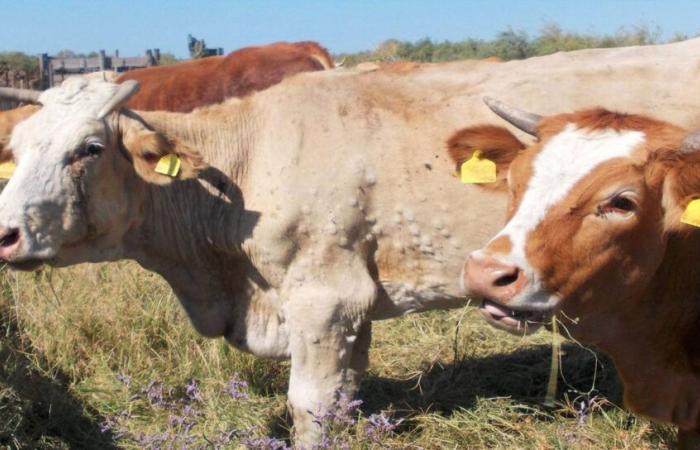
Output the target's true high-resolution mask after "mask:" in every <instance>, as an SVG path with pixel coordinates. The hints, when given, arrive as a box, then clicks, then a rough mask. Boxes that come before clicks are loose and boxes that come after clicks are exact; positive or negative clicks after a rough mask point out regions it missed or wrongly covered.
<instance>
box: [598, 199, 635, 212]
mask: <svg viewBox="0 0 700 450" xmlns="http://www.w3.org/2000/svg"><path fill="white" fill-rule="evenodd" d="M598 209H599V212H600V213H601V214H609V213H614V214H628V213H631V212H633V211H634V210H636V209H637V203H636V202H635V201H634V200H633V199H631V198H630V197H628V196H626V195H616V196H615V197H613V198H612V199H610V200H609V201H608V202H607V203H606V204H604V205H601V206H600V207H599V208H598Z"/></svg>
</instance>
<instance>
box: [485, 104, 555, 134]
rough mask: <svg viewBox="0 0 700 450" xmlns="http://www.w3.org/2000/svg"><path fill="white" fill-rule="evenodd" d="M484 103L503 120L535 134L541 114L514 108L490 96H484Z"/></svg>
mask: <svg viewBox="0 0 700 450" xmlns="http://www.w3.org/2000/svg"><path fill="white" fill-rule="evenodd" d="M484 103H486V106H488V107H489V108H491V111H493V112H495V113H496V114H497V115H498V116H499V117H501V118H502V119H503V120H505V121H507V122H510V123H511V124H513V125H514V126H515V127H517V128H519V129H520V130H522V131H524V132H526V133H527V134H530V135H532V136H537V126H538V125H539V124H540V122H541V121H542V116H540V115H538V114H533V113H529V112H527V111H523V110H521V109H518V108H514V107H512V106H509V105H506V104H505V103H503V102H501V101H498V100H496V99H495V98H491V97H484Z"/></svg>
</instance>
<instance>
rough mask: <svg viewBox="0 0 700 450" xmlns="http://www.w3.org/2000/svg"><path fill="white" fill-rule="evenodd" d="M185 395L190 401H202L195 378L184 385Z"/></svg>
mask: <svg viewBox="0 0 700 450" xmlns="http://www.w3.org/2000/svg"><path fill="white" fill-rule="evenodd" d="M185 395H186V396H187V398H188V399H189V400H190V401H193V402H195V401H196V402H200V401H202V394H201V393H200V391H199V386H198V385H197V382H196V381H195V380H191V381H190V382H189V383H187V384H186V385H185Z"/></svg>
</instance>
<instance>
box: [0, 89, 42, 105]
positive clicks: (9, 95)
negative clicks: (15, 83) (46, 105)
mask: <svg viewBox="0 0 700 450" xmlns="http://www.w3.org/2000/svg"><path fill="white" fill-rule="evenodd" d="M40 95H41V91H34V90H32V89H17V88H10V87H0V98H6V99H10V100H17V101H18V102H29V103H39V96H40Z"/></svg>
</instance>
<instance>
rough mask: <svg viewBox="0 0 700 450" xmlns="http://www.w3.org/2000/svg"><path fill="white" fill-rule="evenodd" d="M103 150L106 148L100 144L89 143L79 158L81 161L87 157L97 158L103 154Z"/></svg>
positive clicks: (83, 148)
mask: <svg viewBox="0 0 700 450" xmlns="http://www.w3.org/2000/svg"><path fill="white" fill-rule="evenodd" d="M103 150H104V146H103V145H102V144H100V143H99V142H88V143H86V144H85V145H83V147H82V148H81V149H80V150H79V151H78V154H77V156H78V158H79V159H82V158H87V157H93V158H96V157H98V156H100V154H102V151H103Z"/></svg>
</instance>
